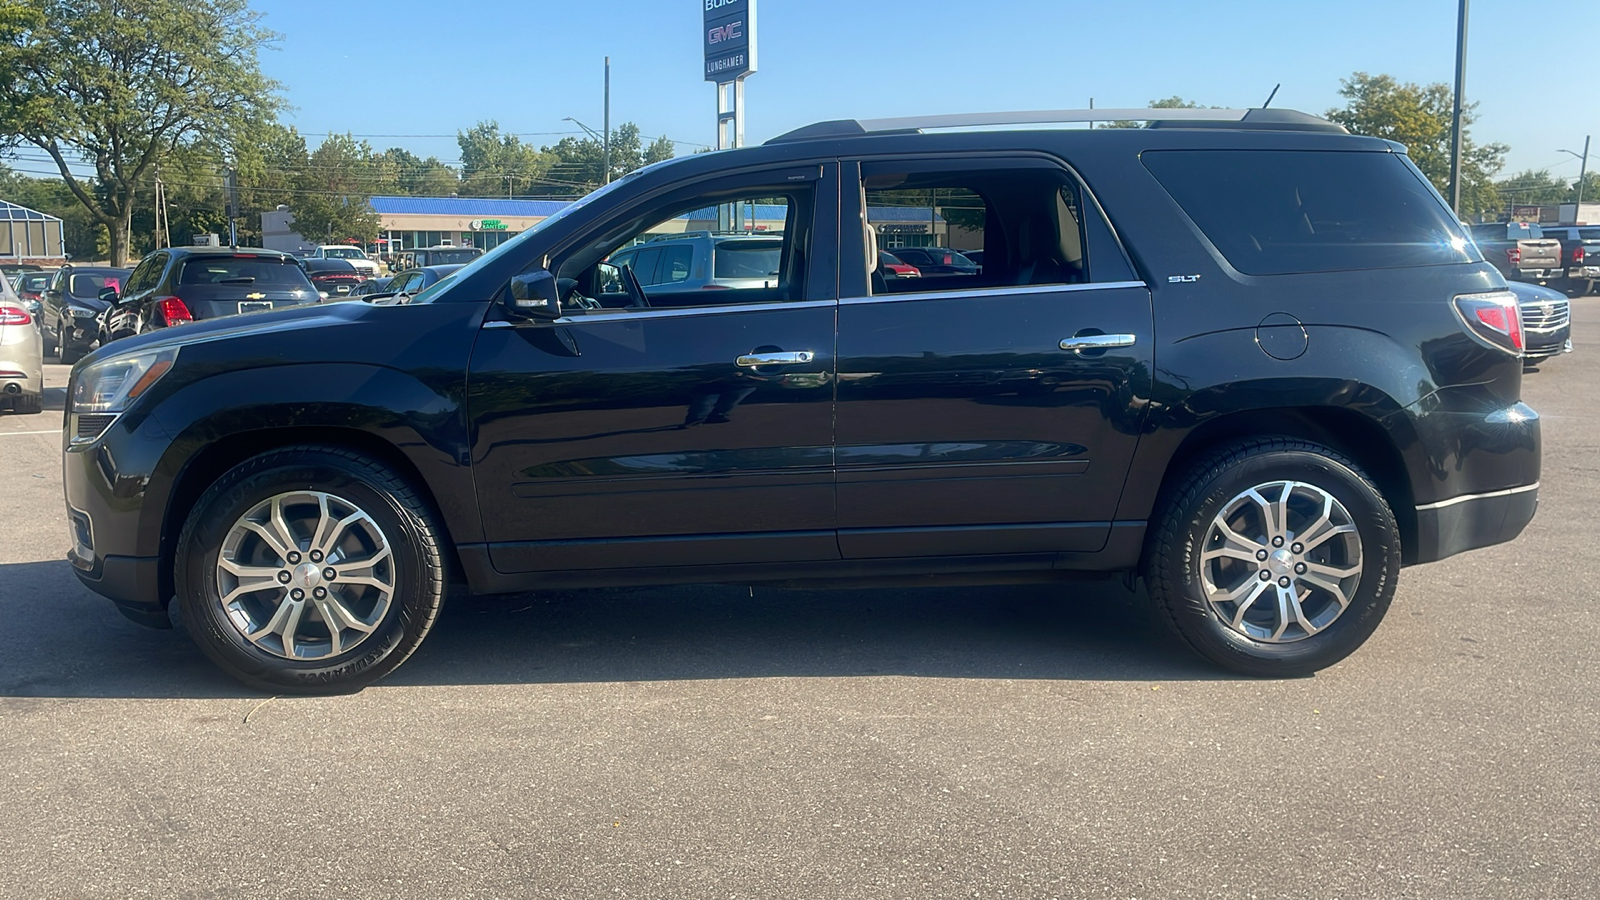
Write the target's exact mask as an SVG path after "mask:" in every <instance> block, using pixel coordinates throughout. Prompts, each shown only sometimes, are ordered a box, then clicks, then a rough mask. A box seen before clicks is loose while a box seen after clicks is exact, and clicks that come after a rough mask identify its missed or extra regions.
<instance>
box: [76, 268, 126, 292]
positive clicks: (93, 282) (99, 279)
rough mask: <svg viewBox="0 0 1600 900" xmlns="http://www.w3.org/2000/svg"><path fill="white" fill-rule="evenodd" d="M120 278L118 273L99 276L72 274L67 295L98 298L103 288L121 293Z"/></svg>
mask: <svg viewBox="0 0 1600 900" xmlns="http://www.w3.org/2000/svg"><path fill="white" fill-rule="evenodd" d="M122 281H123V279H122V276H121V275H120V274H118V273H114V272H113V273H102V274H99V275H89V274H79V273H74V274H73V276H72V287H71V289H70V290H68V291H67V293H69V294H71V295H72V296H74V297H98V296H100V291H101V290H103V289H105V288H111V289H112V290H114V291H116V292H118V293H121V292H122Z"/></svg>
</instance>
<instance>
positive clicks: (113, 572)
mask: <svg viewBox="0 0 1600 900" xmlns="http://www.w3.org/2000/svg"><path fill="white" fill-rule="evenodd" d="M67 561H68V562H70V563H72V571H73V574H75V575H77V576H78V580H79V581H81V582H83V584H84V586H85V587H87V588H88V589H89V590H91V591H94V592H95V593H97V594H99V595H100V596H102V597H105V598H106V599H108V600H110V601H111V602H112V603H114V604H115V605H116V607H117V611H118V612H120V613H122V614H123V615H124V616H127V617H128V618H129V619H131V620H133V621H135V622H137V623H139V624H140V625H144V626H146V627H148V628H171V627H172V621H171V620H170V619H169V618H168V617H167V608H166V606H164V605H163V604H162V603H161V602H160V601H159V600H156V599H155V598H156V597H158V596H160V587H159V585H160V577H159V573H160V569H159V568H158V565H159V563H160V561H161V560H160V559H159V558H158V557H154V556H107V557H103V558H101V559H99V560H92V559H82V558H80V557H79V556H78V548H76V547H74V548H73V549H72V550H69V551H67Z"/></svg>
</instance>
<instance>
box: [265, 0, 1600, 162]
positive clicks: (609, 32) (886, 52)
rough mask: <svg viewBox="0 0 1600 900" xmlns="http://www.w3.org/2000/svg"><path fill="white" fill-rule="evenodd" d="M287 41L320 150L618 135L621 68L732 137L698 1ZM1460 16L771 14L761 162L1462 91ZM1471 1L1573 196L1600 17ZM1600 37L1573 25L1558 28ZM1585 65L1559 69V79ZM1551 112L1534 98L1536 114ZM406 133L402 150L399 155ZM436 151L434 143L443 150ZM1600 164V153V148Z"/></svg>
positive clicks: (1198, 5) (974, 1) (282, 26)
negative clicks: (928, 117)
mask: <svg viewBox="0 0 1600 900" xmlns="http://www.w3.org/2000/svg"><path fill="white" fill-rule="evenodd" d="M255 7H256V8H257V9H259V10H261V11H262V12H263V13H265V24H266V25H267V26H268V27H270V28H272V29H273V30H275V31H277V32H279V33H280V34H281V35H282V36H283V37H282V40H281V41H280V42H279V44H278V45H277V47H276V49H273V50H268V51H266V52H264V53H263V54H262V62H263V66H264V68H265V69H266V71H267V72H268V74H270V75H271V76H272V77H274V78H276V79H278V80H279V81H280V82H282V83H283V85H284V86H285V88H286V95H287V98H288V101H289V103H290V104H291V105H292V106H293V107H294V108H293V109H292V110H291V111H290V112H289V113H288V114H287V115H286V118H287V120H288V121H289V122H290V123H291V124H294V125H295V126H297V127H298V128H300V130H301V131H302V132H305V133H306V135H307V140H308V142H309V143H311V144H312V145H313V146H315V144H316V143H317V142H319V141H320V140H321V139H322V136H323V134H324V133H326V132H330V131H338V132H344V131H350V132H354V133H356V135H357V136H360V137H365V138H366V139H367V140H368V141H370V142H371V143H372V144H373V145H374V146H375V147H377V148H379V149H382V148H384V147H389V146H402V147H406V148H407V149H410V150H412V151H413V152H416V153H420V154H422V155H424V156H427V155H436V156H438V157H439V158H441V159H443V160H445V161H446V162H454V161H455V160H456V157H457V154H458V150H457V147H456V143H455V140H454V134H455V132H456V131H458V130H461V129H465V128H468V127H470V126H471V125H473V124H474V123H476V122H478V121H480V120H483V119H495V120H498V121H499V122H500V125H501V127H502V129H503V130H505V131H508V132H514V133H519V134H522V135H524V136H525V139H526V140H528V141H531V142H533V143H534V144H536V145H540V144H547V143H554V142H555V141H556V140H559V139H560V137H561V136H562V135H563V134H566V133H572V132H574V131H575V130H576V129H575V126H573V125H572V124H571V123H569V122H565V121H563V119H564V118H565V117H567V116H572V117H574V118H577V119H579V120H581V121H582V122H584V123H585V124H586V125H588V126H590V127H592V128H595V129H599V128H600V127H601V119H602V99H601V98H602V79H603V63H602V60H603V58H604V57H605V56H607V55H609V56H610V57H611V64H612V69H611V78H612V95H611V96H612V102H611V110H612V114H611V119H612V123H613V125H617V124H620V123H622V122H625V121H633V122H636V123H638V125H639V126H640V128H641V129H642V130H643V132H644V134H645V136H646V138H647V139H649V138H654V137H656V136H659V135H666V136H668V137H670V138H673V139H675V140H678V141H682V142H684V143H682V144H680V145H679V152H682V153H686V152H689V151H690V150H692V149H693V147H694V145H695V144H697V143H698V144H710V143H712V142H714V140H715V132H714V124H713V123H714V118H715V116H714V113H715V97H714V94H713V90H714V89H713V87H712V86H711V85H710V84H709V83H707V82H705V81H703V80H701V77H700V71H701V70H700V65H701V60H700V56H701V45H700V36H699V31H700V24H701V12H700V10H701V6H700V2H699V0H609V2H586V3H585V2H555V0H520V2H507V0H470V2H449V3H446V2H439V0H427V2H423V0H386V2H382V3H378V2H365V0H344V2H326V0H324V2H312V0H255ZM1456 8H1457V2H1456V0H1383V2H1379V0H1342V2H1338V3H1332V2H1326V0H1278V2H1263V0H1207V2H1196V0H1189V2H1167V0H1160V2H1158V0H1121V2H1099V0H1005V2H984V0H921V2H908V0H875V2H874V0H853V2H852V0H760V6H759V24H758V27H759V57H758V58H759V64H760V70H759V71H758V72H757V73H756V74H754V75H752V76H751V77H750V80H749V82H748V83H747V88H746V90H747V95H746V100H747V108H748V118H747V129H746V138H747V141H748V142H749V143H757V142H760V141H762V140H765V139H766V138H768V137H771V136H773V135H776V134H779V133H781V132H783V131H786V130H788V129H790V128H794V127H797V126H800V125H804V124H806V123H808V122H813V121H817V120H821V119H832V118H855V117H861V118H872V117H882V116H902V115H919V114H939V113H949V112H969V111H979V110H1004V109H1054V108H1077V107H1083V106H1087V105H1088V103H1089V98H1091V97H1093V98H1094V102H1095V105H1096V106H1098V107H1112V106H1144V105H1145V104H1146V103H1148V102H1149V101H1150V100H1152V99H1155V98H1159V97H1166V96H1170V95H1172V94H1180V95H1182V96H1184V97H1186V98H1189V99H1191V100H1195V101H1198V102H1200V103H1203V104H1207V105H1216V106H1255V105H1259V104H1260V103H1261V102H1262V101H1263V100H1264V99H1265V98H1266V96H1267V94H1268V92H1270V91H1271V90H1272V87H1273V85H1274V84H1278V83H1280V82H1281V83H1282V85H1283V86H1282V88H1281V89H1280V90H1279V92H1278V96H1277V98H1276V99H1275V100H1274V101H1273V105H1274V106H1282V107H1290V108H1295V109H1301V110H1304V111H1307V112H1312V113H1318V114H1320V113H1322V112H1324V111H1325V110H1327V109H1328V108H1329V107H1330V106H1336V105H1340V103H1341V100H1340V98H1339V96H1338V89H1339V80H1340V79H1341V78H1343V77H1346V76H1348V75H1350V74H1351V73H1352V72H1355V71H1366V72H1372V73H1387V74H1390V75H1394V76H1395V77H1397V78H1400V79H1402V80H1405V81H1417V82H1423V83H1427V82H1435V81H1442V82H1449V81H1451V80H1452V78H1453V66H1454V52H1455V49H1454V48H1455V19H1456ZM1529 9H1530V5H1529V4H1528V3H1525V2H1511V0H1478V2H1477V3H1474V4H1472V20H1471V28H1470V31H1469V36H1470V38H1471V40H1470V47H1469V58H1468V59H1469V69H1468V76H1467V92H1466V93H1467V98H1468V100H1469V101H1477V102H1478V103H1479V104H1480V105H1479V110H1478V114H1479V119H1478V123H1477V124H1476V125H1475V126H1474V127H1473V130H1472V135H1473V137H1474V138H1475V139H1477V140H1479V141H1496V140H1497V141H1503V142H1506V143H1508V144H1510V145H1511V148H1512V150H1511V155H1510V158H1509V164H1508V166H1507V169H1506V171H1505V172H1504V173H1502V174H1510V173H1511V172H1514V171H1518V170H1521V169H1526V168H1549V169H1550V170H1551V171H1552V172H1554V173H1556V174H1557V175H1559V176H1563V177H1566V178H1568V179H1575V178H1576V177H1577V172H1578V160H1576V159H1574V158H1572V157H1570V156H1567V155H1565V154H1563V153H1560V152H1558V148H1569V149H1573V150H1581V149H1582V144H1583V136H1584V134H1585V133H1590V132H1593V133H1596V136H1600V110H1597V109H1596V108H1595V107H1594V106H1593V104H1592V103H1580V102H1579V100H1578V98H1579V96H1581V94H1580V92H1579V91H1578V89H1577V88H1576V87H1575V85H1576V84H1578V83H1581V79H1579V81H1576V82H1572V81H1569V82H1568V84H1569V85H1574V86H1572V87H1567V88H1563V87H1561V86H1560V82H1559V81H1557V80H1556V79H1554V78H1552V77H1550V76H1549V75H1548V74H1544V73H1549V72H1552V71H1562V70H1571V71H1574V72H1583V71H1587V70H1588V69H1589V68H1590V66H1589V65H1588V61H1589V60H1590V59H1591V58H1592V56H1593V53H1592V50H1584V49H1581V48H1579V47H1576V46H1573V47H1570V48H1562V47H1560V46H1559V44H1560V42H1561V41H1562V40H1563V39H1565V38H1567V37H1568V36H1569V35H1570V36H1573V37H1576V36H1578V35H1589V34H1592V33H1593V26H1594V23H1595V14H1596V13H1600V2H1597V0H1540V2H1539V3H1538V4H1537V9H1538V16H1537V17H1536V18H1537V20H1538V21H1539V22H1540V23H1541V24H1540V25H1539V27H1537V28H1530V27H1529V26H1528V25H1527V22H1529V21H1530V13H1529ZM1563 22H1570V23H1574V24H1578V25H1581V26H1583V27H1580V28H1574V29H1566V28H1563V27H1561V26H1560V23H1563ZM1564 59H1565V60H1570V62H1565V63H1564V62H1562V60H1564ZM1535 97H1536V98H1538V99H1536V100H1530V98H1535ZM390 135H405V136H404V137H391V136H390ZM430 135H431V137H430ZM1596 152H1597V155H1600V145H1597V147H1596Z"/></svg>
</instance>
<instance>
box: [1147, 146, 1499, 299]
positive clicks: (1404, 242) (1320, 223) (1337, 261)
mask: <svg viewBox="0 0 1600 900" xmlns="http://www.w3.org/2000/svg"><path fill="white" fill-rule="evenodd" d="M1142 158H1143V160H1144V164H1145V167H1146V168H1148V169H1149V170H1150V172H1151V173H1152V174H1154V175H1155V177H1156V179H1157V180H1158V181H1160V182H1161V185H1162V186H1163V187H1165V188H1166V189H1167V193H1169V194H1171V195H1172V198H1173V199H1174V200H1176V201H1177V202H1178V205H1179V206H1180V207H1182V208H1183V211H1184V212H1186V213H1188V215H1189V218H1191V219H1193V220H1194V223H1195V224H1196V225H1198V226H1199V228H1200V230H1201V231H1202V232H1204V233H1205V236H1206V237H1207V238H1209V239H1210V240H1211V243H1213V244H1215V245H1216V247H1217V250H1219V251H1220V252H1221V253H1222V255H1223V257H1224V258H1226V259H1227V261H1228V262H1229V263H1230V264H1231V265H1232V266H1233V267H1234V268H1235V269H1238V270H1239V271H1241V272H1244V273H1246V274H1250V275H1286V274H1289V273H1292V272H1337V271H1344V270H1351V269H1383V268H1395V267H1400V266H1420V265H1438V264H1443V263H1462V262H1475V261H1476V258H1477V257H1476V253H1475V252H1474V251H1473V249H1472V247H1471V244H1470V243H1469V242H1467V241H1466V240H1464V238H1463V236H1462V234H1461V230H1460V227H1459V226H1458V225H1457V224H1456V222H1455V220H1454V217H1453V216H1451V214H1450V211H1449V209H1447V208H1446V207H1445V205H1444V204H1443V203H1442V202H1440V200H1439V198H1438V196H1437V195H1436V194H1435V193H1434V192H1433V189H1432V188H1431V187H1430V186H1429V185H1428V184H1427V182H1425V181H1424V180H1423V179H1422V178H1420V177H1419V176H1417V175H1416V174H1415V173H1414V172H1413V171H1412V170H1411V168H1410V167H1409V166H1407V165H1406V163H1405V161H1404V160H1403V159H1402V158H1401V157H1399V156H1398V155H1395V154H1392V153H1370V152H1368V153H1362V152H1327V151H1276V150H1158V151H1150V152H1147V153H1145V154H1144V155H1143V157H1142Z"/></svg>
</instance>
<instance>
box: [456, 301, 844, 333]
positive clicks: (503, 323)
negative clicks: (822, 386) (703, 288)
mask: <svg viewBox="0 0 1600 900" xmlns="http://www.w3.org/2000/svg"><path fill="white" fill-rule="evenodd" d="M837 303H838V301H837V300H794V301H790V302H782V303H733V304H726V305H723V306H686V307H683V308H682V309H637V310H632V311H630V312H609V313H595V314H594V315H588V316H577V317H571V318H569V317H567V316H562V317H561V318H559V319H546V320H543V322H542V324H550V325H583V324H585V323H587V322H634V321H638V320H639V319H661V318H669V317H670V318H678V317H680V316H714V315H721V314H723V313H738V312H772V311H776V310H780V309H821V308H823V307H831V306H835V305H837ZM537 324H541V322H540V320H534V319H529V320H525V321H521V322H513V321H510V320H508V319H495V320H493V321H489V322H485V323H483V327H485V328H515V327H517V326H518V325H537Z"/></svg>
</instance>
